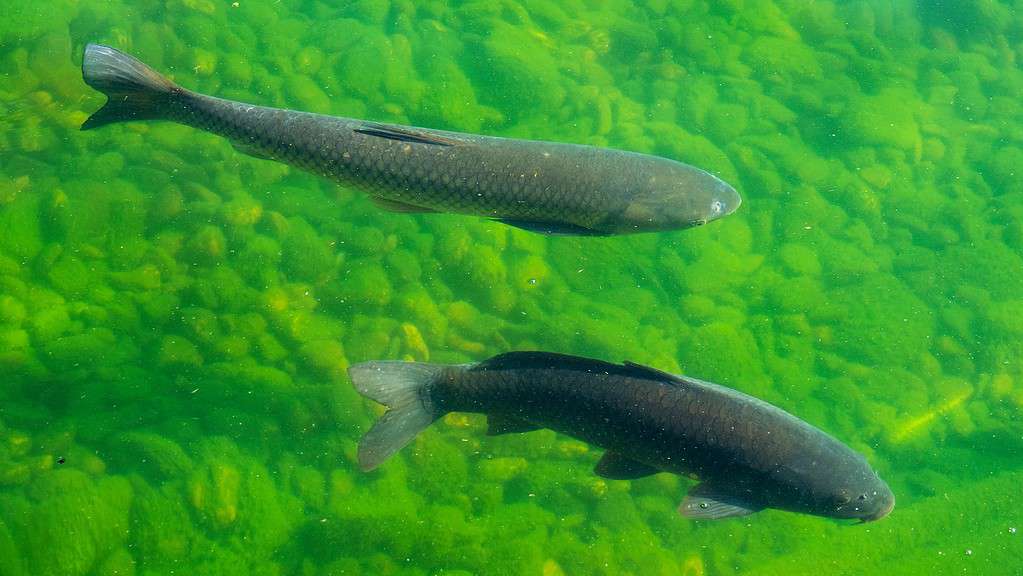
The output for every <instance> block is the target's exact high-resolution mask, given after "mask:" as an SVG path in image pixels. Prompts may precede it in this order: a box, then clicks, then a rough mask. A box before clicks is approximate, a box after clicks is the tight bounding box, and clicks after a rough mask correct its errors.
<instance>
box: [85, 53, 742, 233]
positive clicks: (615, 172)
mask: <svg viewBox="0 0 1023 576" xmlns="http://www.w3.org/2000/svg"><path fill="white" fill-rule="evenodd" d="M82 77H83V79H84V81H85V83H86V84H88V85H89V86H91V87H92V88H94V89H96V90H98V91H100V92H102V93H104V94H106V96H107V101H106V103H105V104H104V105H103V106H102V107H101V108H100V109H99V110H97V111H96V112H95V113H93V114H92V115H91V116H89V117H88V118H87V119H86V120H85V122H84V123H83V124H82V126H81V129H82V130H92V129H95V128H99V127H101V126H106V125H108V124H113V123H117V122H125V121H137V120H167V121H172V122H177V123H180V124H185V125H188V126H192V127H194V128H198V129H200V130H205V131H207V132H211V133H214V134H218V135H220V136H223V137H225V138H227V139H228V140H229V141H230V142H231V143H232V145H233V146H234V147H235V148H236V149H237V150H239V151H240V152H243V153H245V154H249V155H251V156H255V157H258V158H264V159H270V160H276V161H279V162H283V163H286V164H288V165H291V166H294V167H297V168H301V169H303V170H306V171H309V172H312V173H315V174H318V175H320V176H323V177H325V178H328V179H330V180H333V181H334V182H337V183H339V184H341V185H343V186H347V187H351V188H356V189H359V190H362V191H364V192H366V193H367V194H368V195H369V196H370V199H371V200H372V201H373V202H375V203H376V204H377V205H378V206H380V207H381V208H384V209H386V210H389V211H392V212H419V213H430V212H447V213H457V214H465V215H475V216H479V217H484V218H489V219H493V220H498V221H500V222H503V223H505V224H509V225H511V226H516V227H518V228H522V229H526V230H530V231H533V232H539V233H542V234H555V235H582V236H610V235H617V234H630V233H638V232H659V231H668V230H676V229H683V228H690V227H693V226H699V225H702V224H706V223H707V222H710V221H712V220H716V219H719V218H721V217H724V216H727V215H728V214H731V213H732V212H734V211H735V210H736V209H737V208H738V207H739V205H740V204H741V202H742V200H741V198H740V196H739V194H738V192H736V191H735V189H734V188H732V187H731V186H730V185H728V184H727V183H725V182H724V181H723V180H721V179H720V178H718V177H716V176H714V175H712V174H710V173H708V172H706V171H704V170H701V169H699V168H696V167H694V166H689V165H687V164H683V163H681V162H676V161H674V160H669V159H666V158H661V157H658V156H652V155H647V154H640V153H635V152H627V151H622V150H613V149H608V148H599V147H594V146H585V145H579V144H569V143H557V142H543V141H535V140H520V139H513V138H501V137H494V136H483V135H476V134H467V133H460V132H450V131H444V130H432V129H428V128H417V127H413V126H402V125H397V124H387V123H380V122H371V121H366V120H359V119H354V118H344V117H337V116H326V115H322V114H313V113H308V112H299V111H294V110H285V109H279V108H268V107H263V106H255V105H252V104H246V103H243V102H236V101H232V100H224V99H221V98H215V97H212V96H206V95H203V94H199V93H196V92H192V91H190V90H187V89H185V88H182V87H181V86H178V85H177V84H175V83H174V82H172V81H171V80H169V79H168V78H166V77H165V76H163V75H161V74H160V73H159V72H156V71H155V70H153V69H152V68H150V67H149V66H147V65H146V64H145V63H143V62H142V61H140V60H138V59H136V58H135V57H133V56H130V55H128V54H125V53H124V52H121V51H119V50H116V49H114V48H111V47H109V46H103V45H98V44H88V45H87V46H86V47H85V52H84V56H83V59H82Z"/></svg>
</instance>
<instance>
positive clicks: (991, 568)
mask: <svg viewBox="0 0 1023 576" xmlns="http://www.w3.org/2000/svg"><path fill="white" fill-rule="evenodd" d="M129 8H131V10H129ZM1017 12H1018V11H1014V10H1012V7H1011V6H1010V5H1009V4H1008V3H1000V2H996V1H994V0H983V1H969V2H959V3H948V2H937V1H930V2H918V3H912V2H908V1H900V2H893V3H881V2H874V1H858V2H848V3H839V2H816V3H812V4H805V3H803V4H800V3H795V2H789V1H782V0H779V1H771V0H758V1H756V2H727V3H716V4H713V3H707V2H699V1H674V2H668V1H664V0H647V1H642V2H630V1H627V0H614V1H611V2H600V3H592V2H591V3H587V2H566V3H549V2H534V1H531V0H527V1H522V2H514V1H511V2H468V3H447V2H442V1H437V2H425V3H421V2H417V3H412V2H405V1H372V0H367V1H360V2H354V3H348V4H346V5H345V6H343V7H335V6H331V5H330V4H329V3H315V2H291V3H276V4H271V3H267V4H262V3H250V2H240V3H237V5H233V4H232V3H215V2H209V1H207V0H180V1H178V0H176V1H173V2H168V3H159V5H157V4H154V3H144V6H142V8H138V7H129V6H127V5H126V4H124V3H121V2H112V3H98V2H77V3H68V2H57V3H49V4H47V5H45V6H43V5H40V6H38V7H35V6H34V5H32V6H29V5H26V7H21V8H15V9H14V10H13V11H11V14H6V13H5V19H4V22H3V23H2V24H0V75H2V76H3V78H4V79H5V82H4V83H3V85H2V86H0V111H2V112H3V114H2V116H3V119H0V126H2V127H3V128H4V129H3V130H0V152H2V154H3V157H4V162H3V166H0V172H2V174H0V176H2V178H0V180H2V182H0V382H2V384H0V421H2V425H0V574H4V575H8V574H12V575H21V574H51V573H52V574H56V573H61V574H65V573H66V574H85V573H93V574H131V573H135V574H157V573H168V572H171V571H175V572H189V573H218V574H242V573H245V574H317V575H319V574H352V573H364V574H417V575H418V574H424V575H425V574H475V573H482V572H486V573H494V574H537V573H541V574H545V575H548V576H557V575H559V574H625V573H633V574H666V575H669V574H686V575H697V574H733V573H752V574H760V573H763V574H775V573H793V572H800V571H804V572H805V571H807V570H808V569H818V570H820V569H821V566H822V564H821V561H822V560H821V559H822V558H824V559H828V560H827V562H828V563H827V564H826V565H825V566H826V568H827V569H832V568H833V570H832V571H833V572H835V573H849V574H854V573H874V572H881V571H885V572H888V573H896V574H898V573H906V574H910V573H925V572H926V573H937V572H950V571H961V570H963V569H968V570H970V571H972V572H974V573H992V574H996V573H1003V572H1004V567H1005V566H1008V565H1010V564H1009V562H1011V561H1012V559H1014V558H1015V557H1017V556H1018V552H1019V546H1020V544H1019V543H1020V540H1019V537H1018V535H1013V533H1011V532H1010V531H1009V529H1010V528H1018V526H1017V525H1016V524H1017V523H1016V521H1015V520H1016V519H1015V518H1012V517H1010V516H1009V515H1008V514H1007V511H1012V510H1015V509H1018V508H1019V506H1018V504H1019V502H1018V490H1014V488H1013V487H1014V486H1015V485H1016V484H1018V474H1017V471H1018V468H1019V466H1018V457H1017V456H1018V452H1019V449H1020V442H1019V437H1020V432H1021V428H1020V425H1019V422H1020V421H1021V419H1020V415H1021V414H1023V367H1021V365H1020V358H1021V357H1023V347H1021V345H1020V343H1019V342H1020V338H1019V336H1020V333H1021V332H1020V322H1019V321H1018V317H1019V312H1020V308H1021V305H1020V302H1023V295H1021V293H1020V288H1019V286H1020V283H1019V281H1018V279H1019V278H1020V277H1023V258H1021V257H1020V249H1021V248H1023V223H1021V222H1023V207H1021V204H1020V200H1019V192H1020V191H1021V190H1023V184H1021V183H1023V178H1020V171H1019V168H1018V166H1019V165H1020V163H1021V160H1020V158H1021V152H1020V150H1023V128H1021V127H1020V126H1021V113H1023V108H1021V107H1020V106H1019V104H1018V96H1019V93H1020V87H1021V86H1023V76H1021V74H1020V71H1019V68H1018V61H1019V58H1020V55H1019V38H1020V35H1019V31H1020V30H1023V20H1021V19H1020V16H1019V15H1018V14H1017ZM143 14H144V15H145V18H142V15H143ZM143 20H145V21H143ZM268 30H272V31H273V33H272V34H269V35H268V34H267V33H266V31H268ZM339 31H343V32H339ZM90 41H92V42H95V41H99V42H106V43H110V44H112V45H115V46H117V47H119V48H125V49H128V50H130V51H132V52H134V53H137V54H138V55H140V56H142V57H143V58H144V59H145V60H146V61H148V62H151V63H152V64H153V65H155V66H156V67H158V68H159V69H161V70H164V71H167V72H168V73H169V74H170V75H171V76H172V77H173V78H174V79H175V80H176V81H178V82H180V83H182V84H183V85H185V86H187V87H189V88H194V89H197V90H200V91H207V92H210V93H213V94H215V95H219V96H224V97H229V98H236V99H241V100H245V101H249V102H253V103H258V104H270V105H279V106H288V107H293V108H298V109H305V110H308V111H311V112H319V113H334V114H347V115H353V116H357V117H365V118H369V119H373V120H380V121H401V122H410V123H414V124H419V125H425V126H431V127H437V128H446V129H453V130H464V131H482V132H486V133H489V134H496V135H506V136H517V137H531V138H544V139H553V140H563V141H573V142H582V143H593V144H600V145H608V146H614V147H618V148H624V149H630V150H636V151H644V152H653V153H657V154H661V155H665V156H669V157H672V158H675V159H678V160H683V161H687V162H691V163H694V164H696V165H698V166H701V167H703V168H707V169H709V170H712V171H714V172H715V173H718V174H720V175H721V176H722V177H723V178H725V179H726V180H728V181H729V182H732V183H733V184H736V185H737V186H738V187H739V188H740V191H741V192H742V194H743V197H744V204H743V206H742V208H741V209H740V210H739V212H737V213H736V214H734V215H732V216H730V217H729V218H728V219H725V220H722V221H720V222H716V223H714V224H712V225H710V226H707V227H706V228H701V229H695V230H689V231H685V232H678V233H667V234H660V235H649V236H643V237H631V238H612V239H581V238H565V237H551V238H547V237H543V236H539V235H535V234H530V233H527V232H523V231H521V230H514V229H509V228H507V227H504V226H501V225H497V224H493V223H488V222H485V221H481V220H478V219H474V218H467V217H460V216H440V215H403V214H392V213H385V212H382V211H379V210H378V209H376V208H375V207H374V206H372V205H371V204H370V203H369V202H368V201H367V200H366V199H365V197H364V196H363V195H362V194H361V193H356V192H352V191H350V190H346V189H340V188H338V187H336V186H334V185H332V184H330V183H327V182H324V181H321V180H318V179H316V178H314V177H312V176H309V175H306V174H303V173H300V172H299V171H297V170H294V169H291V168H288V167H284V166H281V165H278V164H274V163H271V162H266V161H261V160H257V159H253V158H250V157H247V156H243V155H240V154H237V153H236V152H235V151H234V150H233V149H231V148H230V147H229V146H228V145H227V144H226V143H224V142H223V141H221V140H219V139H218V138H215V137H212V136H208V135H201V134H199V133H198V132H196V131H194V130H192V129H190V128H185V127H178V126H171V125H167V124H152V125H149V124H134V125H124V126H115V127H110V128H106V129H104V130H100V131H93V132H88V133H79V132H78V131H77V127H78V125H79V124H80V122H81V121H82V120H84V118H85V117H86V115H87V113H89V112H91V111H93V110H95V108H96V107H97V106H98V105H99V103H100V101H101V98H100V97H98V95H96V94H95V93H94V92H92V91H91V90H89V89H88V88H87V87H86V86H84V84H83V83H82V82H81V80H80V76H79V71H78V69H77V66H78V63H79V61H80V58H81V51H82V47H83V45H84V43H85V42H90ZM516 348H537V349H549V350H557V351H562V352H568V353H577V354H586V355H591V356H599V357H602V358H605V359H608V360H614V361H618V360H622V359H629V360H633V361H636V362H645V363H649V364H651V365H654V366H657V367H659V368H662V369H666V370H672V371H683V372H686V373H689V374H692V375H694V376H697V377H701V378H705V379H709V380H714V381H718V382H721V383H723V384H727V385H730V386H734V387H736V388H739V389H741V390H744V391H746V392H749V393H752V394H755V395H757V396H760V397H763V398H765V399H767V400H770V401H772V402H774V403H776V404H778V405H780V406H782V407H784V408H786V409H787V410H790V411H792V412H793V413H795V414H797V415H799V416H800V417H803V418H805V419H806V420H808V421H810V422H812V423H813V424H815V425H818V426H820V427H821V428H823V429H825V430H827V431H829V432H832V433H833V434H835V435H837V436H838V437H840V438H841V439H842V440H843V441H845V442H847V443H849V444H850V445H851V446H853V447H854V448H856V449H857V450H859V451H861V452H863V453H864V454H865V455H866V456H867V457H868V459H869V460H870V462H871V463H872V464H874V465H875V466H876V467H877V468H878V469H879V470H880V472H881V474H882V476H883V477H884V478H886V479H887V480H889V482H890V483H891V484H892V486H893V488H894V490H895V492H896V494H897V498H898V505H897V508H896V510H895V512H894V513H893V515H892V516H890V517H889V518H886V519H884V520H883V521H881V522H879V523H877V524H871V525H869V526H867V527H864V528H861V529H855V528H849V527H846V526H840V525H837V524H835V523H832V522H828V521H825V520H821V519H817V518H808V517H799V516H796V515H792V514H785V513H777V512H768V513H763V514H760V515H757V516H754V517H751V518H748V519H745V520H743V521H741V522H739V521H734V522H723V523H719V524H698V523H691V522H687V521H684V520H681V519H679V518H678V517H677V515H676V514H675V512H674V507H675V506H676V505H677V502H678V500H679V499H680V498H681V496H682V493H683V492H684V490H686V489H687V488H688V487H689V486H690V485H691V484H690V483H689V481H688V480H685V479H678V478H673V477H668V476H666V475H660V476H657V477H654V478H649V479H644V480H640V481H634V482H617V481H605V480H601V479H599V478H596V477H594V476H593V474H592V472H591V469H592V466H593V463H594V462H595V460H596V458H597V453H598V452H599V451H597V450H594V449H591V448H588V447H586V446H585V445H583V444H581V443H578V442H574V441H568V440H566V439H564V438H561V437H558V436H556V435H554V434H553V433H550V432H535V433H530V434H525V435H512V436H507V437H486V436H484V426H483V424H482V419H480V418H478V417H467V416H464V415H451V416H449V417H447V418H445V419H444V420H443V421H442V422H440V423H438V424H437V425H436V426H434V427H433V428H431V429H430V430H428V431H427V432H426V433H424V434H423V435H422V436H421V437H420V438H419V439H417V440H416V441H415V442H414V443H413V445H412V446H411V447H410V448H409V449H408V450H406V451H403V452H402V453H401V454H399V455H398V456H397V457H396V458H394V459H393V460H392V461H389V462H388V463H387V464H386V465H385V466H384V467H383V468H382V469H380V470H378V471H376V472H374V473H371V474H363V473H361V472H359V471H358V469H357V467H356V465H355V443H356V441H357V439H358V437H359V436H360V435H361V434H362V433H363V432H365V430H366V429H367V427H368V425H369V423H370V422H371V421H372V420H373V419H374V417H375V416H376V415H377V411H378V410H379V408H378V407H375V406H371V405H369V404H368V403H365V402H363V401H362V400H361V399H359V398H358V397H357V394H356V393H355V392H354V391H353V390H352V389H351V387H350V385H349V383H348V382H347V378H346V376H345V369H346V367H347V366H348V364H349V363H350V362H352V363H354V362H358V361H363V360H368V359H381V358H388V359H391V358H393V359H399V358H402V359H411V360H419V361H433V362H471V361H478V360H481V359H483V358H486V357H488V356H490V355H492V354H495V353H498V352H503V351H506V350H509V349H516ZM60 458H63V459H64V462H65V463H64V464H58V463H57V462H59V461H60V460H59V459H60ZM61 466H63V468H61ZM68 509H78V510H83V511H84V512H83V513H82V514H80V515H73V514H66V513H64V511H66V510H68ZM71 533H74V534H75V536H70V535H69V534H71ZM836 540H840V541H842V542H843V544H842V545H841V546H838V547H835V546H834V545H833V542H835V541H836ZM893 542H894V543H898V545H895V544H893ZM967 550H969V551H970V553H967Z"/></svg>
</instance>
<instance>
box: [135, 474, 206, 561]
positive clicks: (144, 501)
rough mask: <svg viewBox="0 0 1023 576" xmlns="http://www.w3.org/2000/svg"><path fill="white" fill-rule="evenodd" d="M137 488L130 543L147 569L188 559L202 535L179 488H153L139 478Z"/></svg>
mask: <svg viewBox="0 0 1023 576" xmlns="http://www.w3.org/2000/svg"><path fill="white" fill-rule="evenodd" d="M132 486H133V487H134V491H135V499H134V501H133V506H132V511H131V537H130V538H131V539H130V542H131V545H132V548H133V549H134V550H135V551H136V552H135V553H136V555H137V557H138V560H139V562H141V563H142V565H144V566H146V567H147V568H156V567H160V566H174V565H180V563H182V562H185V561H187V559H188V557H189V555H190V553H191V551H192V548H193V545H194V544H195V543H196V541H199V540H201V538H202V535H201V532H199V531H198V530H197V529H196V527H195V526H194V525H193V524H192V520H191V517H190V515H189V511H188V509H187V508H186V507H185V501H184V500H183V499H182V497H181V493H180V491H179V489H178V487H177V486H176V485H174V484H164V485H163V486H161V487H159V488H153V487H151V486H149V485H148V484H146V483H145V481H143V480H142V479H141V478H140V477H135V478H134V479H133V480H132Z"/></svg>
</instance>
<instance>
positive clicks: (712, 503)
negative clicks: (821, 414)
mask: <svg viewBox="0 0 1023 576" xmlns="http://www.w3.org/2000/svg"><path fill="white" fill-rule="evenodd" d="M348 373H349V376H351V379H352V383H353V384H354V385H355V387H356V389H357V390H358V391H359V393H361V394H362V395H363V396H366V397H369V398H372V399H373V400H375V401H377V402H380V403H381V404H384V405H386V406H387V407H388V408H389V410H388V411H387V412H386V413H385V414H384V415H383V416H382V417H381V418H380V420H378V421H377V422H376V424H374V426H373V428H372V429H371V430H370V431H369V432H368V433H367V434H366V435H365V436H364V437H363V438H362V440H361V441H360V443H359V453H358V454H359V464H360V466H361V467H362V468H363V469H364V470H372V469H373V468H376V467H377V466H379V465H380V464H381V463H382V462H383V461H384V460H386V459H387V458H388V457H390V456H391V455H392V454H394V453H395V452H396V451H398V450H399V449H401V447H403V446H404V445H406V444H407V443H408V442H409V441H411V440H412V438H414V437H415V436H416V434H418V433H419V432H420V431H421V430H423V429H424V428H426V427H427V426H429V425H430V423H431V422H433V421H434V420H436V419H437V418H439V417H441V416H443V415H444V414H446V413H448V412H477V413H483V414H486V415H487V422H488V427H489V429H488V431H487V433H488V434H492V435H493V434H505V433H509V432H527V431H530V430H536V429H539V428H550V429H552V430H556V431H558V432H561V433H563V434H568V435H570V436H574V437H576V438H579V439H581V440H584V441H586V442H589V443H591V444H595V445H597V446H600V447H602V448H604V449H606V451H605V452H604V456H603V458H601V459H600V461H599V462H598V463H597V466H596V469H595V472H596V473H597V474H599V475H600V476H603V477H605V478H613V479H631V478H640V477H643V476H648V475H650V474H655V473H657V472H670V473H674V474H685V475H695V476H696V477H697V478H699V480H700V483H699V484H697V485H696V486H695V487H694V488H693V489H691V490H690V491H689V493H688V495H687V496H686V497H685V499H684V500H683V501H682V504H681V505H680V506H679V513H680V514H682V515H683V516H686V517H689V518H702V519H711V518H726V517H730V516H744V515H747V514H751V513H753V512H757V511H759V510H763V509H765V508H776V509H781V510H789V511H793V512H802V513H806V514H816V515H819V516H828V517H832V518H852V519H859V520H861V521H863V522H868V521H871V520H877V519H880V518H882V517H884V516H886V515H887V514H888V513H889V512H891V510H892V508H893V507H894V505H895V497H894V496H893V495H892V492H891V490H890V489H889V488H888V486H887V484H885V483H884V481H883V480H881V479H880V478H879V477H878V476H877V474H876V473H875V472H874V471H873V470H872V469H871V468H870V465H869V464H867V461H866V459H865V458H864V457H863V456H862V455H860V454H858V453H856V452H854V451H853V450H852V449H850V448H849V447H848V446H846V445H845V444H842V443H841V442H839V441H838V440H836V439H835V438H833V437H832V436H830V435H828V434H826V433H825V432H823V431H821V430H819V429H817V428H814V427H813V426H811V425H810V424H807V423H806V422H804V421H802V420H800V419H799V418H796V417H795V416H793V415H791V414H789V413H788V412H785V411H784V410H782V409H780V408H777V407H776V406H772V405H771V404H768V403H766V402H764V401H762V400H758V399H756V398H753V397H752V396H748V395H746V394H743V393H741V392H738V391H736V390H732V389H730V388H725V387H722V386H718V385H716V384H711V383H709V382H702V381H700V380H697V379H695V378H689V377H686V376H676V375H673V374H668V373H666V372H661V371H660V370H656V369H653V368H647V367H645V366H640V365H638V364H632V363H630V362H626V363H625V364H611V363H608V362H602V361H599V360H591V359H588V358H580V357H576V356H565V355H561V354H552V353H546V352H512V353H508V354H502V355H499V356H495V357H493V358H491V359H489V360H487V361H485V362H482V363H479V364H469V365H457V366H445V365H436V364H421V363H414V362H383V361H382V362H365V363H362V364H356V365H354V366H352V367H350V368H349V370H348Z"/></svg>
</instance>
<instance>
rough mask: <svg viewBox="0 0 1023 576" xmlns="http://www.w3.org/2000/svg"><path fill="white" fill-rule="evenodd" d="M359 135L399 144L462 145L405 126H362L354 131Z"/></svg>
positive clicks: (451, 139) (452, 140)
mask: <svg viewBox="0 0 1023 576" xmlns="http://www.w3.org/2000/svg"><path fill="white" fill-rule="evenodd" d="M355 131H356V132H358V133H359V134H365V135H366V136H376V137H378V138H387V139H388V140H398V141H400V142H413V143H416V144H434V145H436V146H460V145H462V144H464V142H461V141H459V140H455V139H454V138H446V137H444V136H440V135H438V134H433V133H431V132H427V131H425V130H417V129H414V128H407V127H405V126H394V125H393V124H371V123H367V124H363V125H362V126H360V127H358V128H356V129H355Z"/></svg>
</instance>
